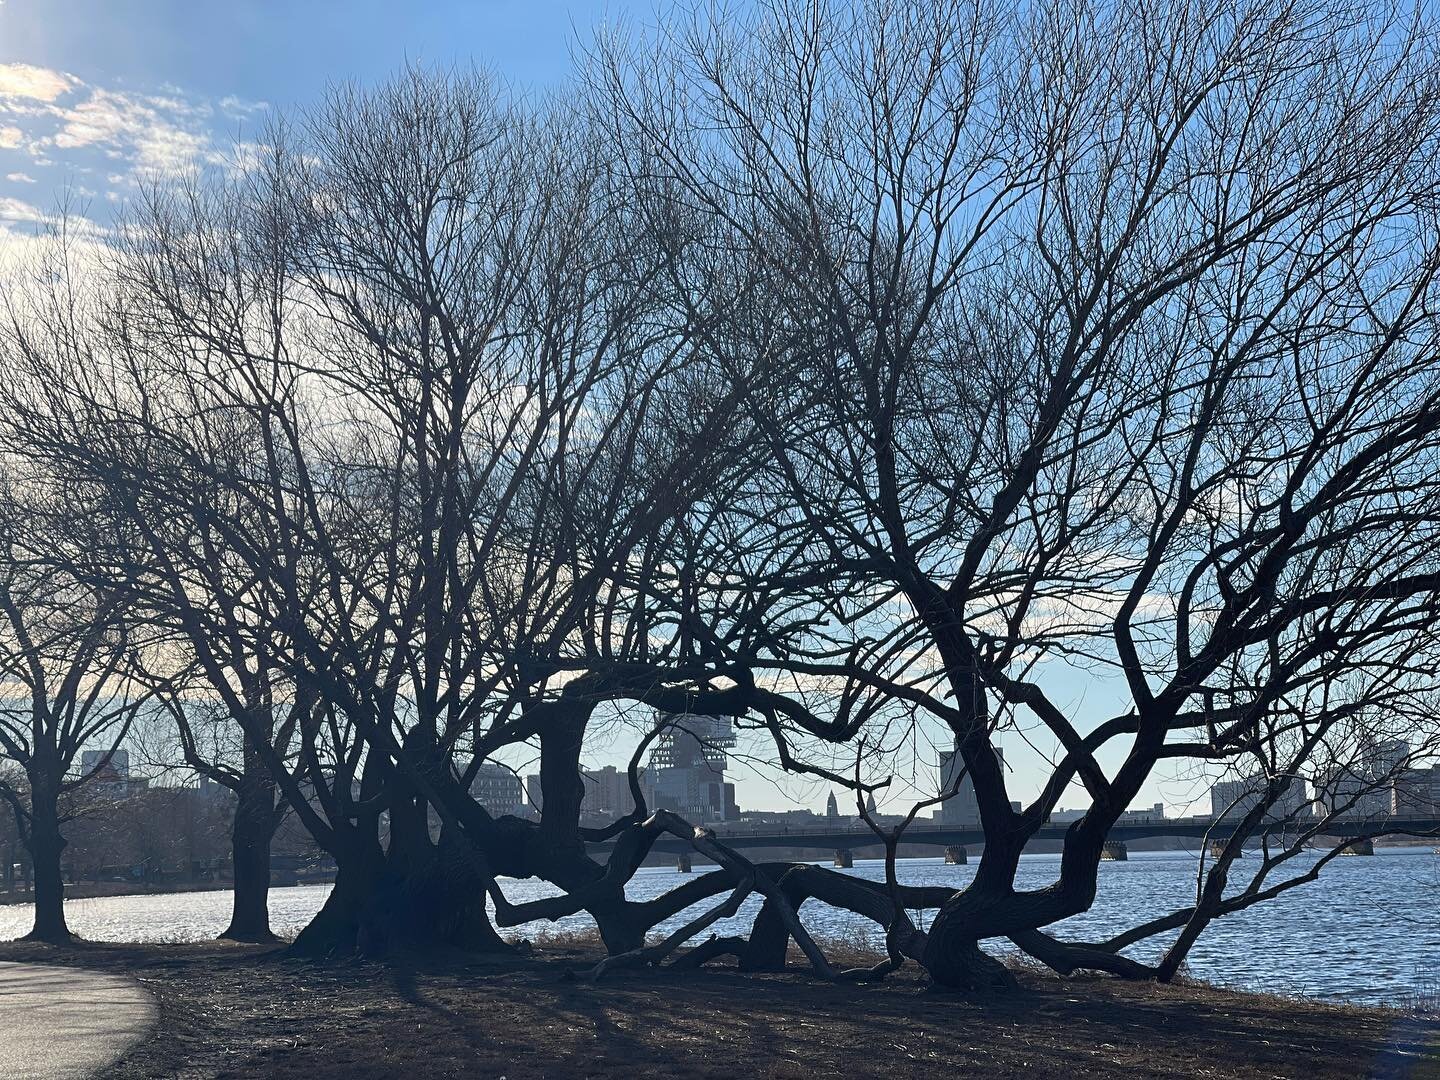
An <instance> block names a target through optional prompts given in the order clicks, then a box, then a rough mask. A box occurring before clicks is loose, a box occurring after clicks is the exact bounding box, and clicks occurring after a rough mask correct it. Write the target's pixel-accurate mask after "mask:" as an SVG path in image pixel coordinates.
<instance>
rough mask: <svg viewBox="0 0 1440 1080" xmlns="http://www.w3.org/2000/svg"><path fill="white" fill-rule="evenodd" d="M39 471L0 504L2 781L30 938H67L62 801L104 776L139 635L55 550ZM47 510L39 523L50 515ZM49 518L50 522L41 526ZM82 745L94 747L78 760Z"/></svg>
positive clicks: (115, 593) (120, 604)
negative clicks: (13, 768) (30, 901)
mask: <svg viewBox="0 0 1440 1080" xmlns="http://www.w3.org/2000/svg"><path fill="white" fill-rule="evenodd" d="M35 483H36V478H35V477H33V476H31V477H27V478H26V482H25V483H24V485H23V488H24V491H25V497H23V498H22V497H21V496H20V495H19V494H18V493H17V490H16V489H17V487H20V485H19V484H18V483H14V482H13V481H12V484H11V485H7V490H6V492H5V495H4V498H3V502H0V754H3V756H4V757H5V758H8V759H9V760H10V761H13V762H14V763H15V764H16V765H17V766H18V767H19V768H20V770H22V771H23V776H24V783H23V785H20V786H17V785H16V784H15V783H14V781H13V780H12V779H9V778H5V779H0V798H3V799H4V800H5V801H6V802H7V803H9V805H10V809H11V810H12V812H13V813H14V816H15V823H16V828H17V830H18V832H19V836H20V839H21V841H22V842H23V843H24V845H25V848H26V850H27V851H28V852H29V854H30V861H31V865H32V866H33V868H34V869H33V875H34V892H35V924H34V927H33V929H32V930H31V932H30V934H29V935H28V937H29V939H30V940H35V941H47V942H52V943H58V942H65V941H68V940H70V931H69V928H68V927H67V926H66V923H65V906H64V903H65V886H64V879H63V876H62V873H61V856H62V854H63V852H64V850H65V837H64V834H63V832H62V825H63V824H64V820H65V812H64V807H65V803H66V802H67V801H68V800H69V799H70V798H71V797H73V795H74V793H75V792H76V791H77V789H79V788H81V787H82V786H83V785H85V784H88V783H90V782H92V781H93V780H94V779H95V778H96V777H97V776H102V775H103V774H105V773H106V772H107V770H108V768H109V766H110V761H111V758H112V755H113V754H114V753H115V751H116V749H117V747H118V746H119V744H120V743H121V741H122V740H123V739H124V737H125V733H126V731H127V729H128V728H129V726H130V724H131V722H132V721H133V720H134V718H135V716H136V713H137V712H138V711H139V710H140V709H141V708H142V707H143V705H144V702H145V700H146V697H147V695H146V694H145V693H144V692H143V690H142V689H141V687H140V686H139V684H137V683H136V682H135V681H134V672H135V667H136V663H137V659H138V656H139V653H140V635H137V634H135V632H134V631H135V628H134V626H132V625H131V623H130V621H129V604H128V597H127V595H126V593H125V592H124V591H123V590H110V591H105V590H95V589H91V588H89V587H87V586H85V585H84V584H82V583H80V582H79V581H77V580H76V578H75V577H73V576H72V575H71V574H69V573H68V571H67V570H66V569H65V566H64V560H60V561H59V562H58V565H57V561H56V560H54V559H53V555H54V551H55V549H56V548H57V547H63V546H66V545H71V544H76V543H79V544H84V543H85V542H86V540H87V539H88V538H87V537H86V536H85V535H84V533H85V530H84V528H83V527H82V526H79V524H78V523H77V522H75V519H74V518H73V517H71V518H69V520H70V521H71V523H72V525H76V527H77V528H76V533H74V534H71V535H68V536H67V535H64V534H61V533H59V532H58V531H57V530H56V528H55V527H54V521H55V518H54V517H53V516H52V514H51V513H49V512H48V511H47V508H45V507H44V506H43V505H41V504H39V503H37V502H36V501H35V499H36V497H37V496H40V497H43V495H41V493H40V492H37V491H36V490H35V487H34V485H35ZM47 519H48V522H47ZM47 524H49V525H50V526H51V527H49V528H47V527H46V525H47ZM82 752H93V753H94V755H95V756H94V757H93V758H92V759H91V760H89V761H85V759H84V758H82Z"/></svg>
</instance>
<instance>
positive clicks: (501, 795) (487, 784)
mask: <svg viewBox="0 0 1440 1080" xmlns="http://www.w3.org/2000/svg"><path fill="white" fill-rule="evenodd" d="M470 794H471V795H472V796H473V797H474V799H475V801H476V802H478V803H479V804H480V805H481V806H483V807H485V809H486V810H487V811H488V812H489V813H491V814H494V815H496V816H499V815H502V814H523V813H524V812H525V787H524V785H523V784H522V783H521V782H520V777H518V776H516V775H515V772H514V771H513V770H512V769H507V768H506V767H505V766H504V765H499V764H496V763H495V762H493V761H487V762H484V763H483V764H482V765H481V766H480V770H479V772H477V773H476V774H475V779H474V780H473V781H472V782H471V784H470Z"/></svg>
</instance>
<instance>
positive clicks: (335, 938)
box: [286, 819, 385, 957]
mask: <svg viewBox="0 0 1440 1080" xmlns="http://www.w3.org/2000/svg"><path fill="white" fill-rule="evenodd" d="M366 824H368V826H369V828H368V829H367V828H365V827H363V826H362V827H355V828H351V829H348V830H347V833H348V835H347V836H345V837H344V838H343V839H340V840H338V841H337V843H336V846H335V849H334V850H333V851H331V853H330V854H331V855H333V856H334V858H335V885H334V887H333V888H332V889H331V890H330V895H329V896H328V897H326V899H325V903H324V905H323V906H322V907H321V908H320V910H319V911H318V912H316V913H315V917H314V918H313V919H311V920H310V921H309V922H308V923H307V924H306V925H305V929H303V930H301V931H300V934H299V936H298V937H296V938H295V941H294V942H293V943H292V944H291V945H290V948H289V949H288V950H286V952H287V954H288V955H290V956H305V957H330V956H350V955H353V954H354V953H355V952H356V950H357V949H358V948H359V946H360V920H361V916H362V912H363V911H364V908H365V906H366V904H367V903H369V902H370V900H371V899H372V898H373V897H374V895H375V892H376V889H377V888H378V887H379V884H380V880H381V877H382V875H383V872H384V869H385V853H384V852H383V851H382V850H381V848H380V840H379V838H378V837H377V835H376V829H375V822H374V820H373V819H371V820H369V821H368V822H367V823H366Z"/></svg>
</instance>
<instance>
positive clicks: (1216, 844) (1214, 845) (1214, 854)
mask: <svg viewBox="0 0 1440 1080" xmlns="http://www.w3.org/2000/svg"><path fill="white" fill-rule="evenodd" d="M1227 842H1228V841H1225V840H1211V841H1210V843H1209V845H1208V850H1209V852H1210V857H1211V858H1212V859H1218V858H1220V856H1221V855H1224V854H1225V845H1226V843H1227ZM1235 857H1236V858H1237V859H1243V858H1244V857H1245V853H1244V852H1243V851H1239V852H1236V854H1235Z"/></svg>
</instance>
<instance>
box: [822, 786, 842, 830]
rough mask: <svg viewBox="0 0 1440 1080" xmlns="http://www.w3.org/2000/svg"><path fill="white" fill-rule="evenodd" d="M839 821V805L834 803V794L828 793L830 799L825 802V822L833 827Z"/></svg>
mask: <svg viewBox="0 0 1440 1080" xmlns="http://www.w3.org/2000/svg"><path fill="white" fill-rule="evenodd" d="M839 820H840V804H839V803H837V802H836V801H835V792H833V791H832V792H830V797H829V798H828V799H826V800H825V821H826V823H827V824H829V825H835V824H836V823H838V822H839Z"/></svg>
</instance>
